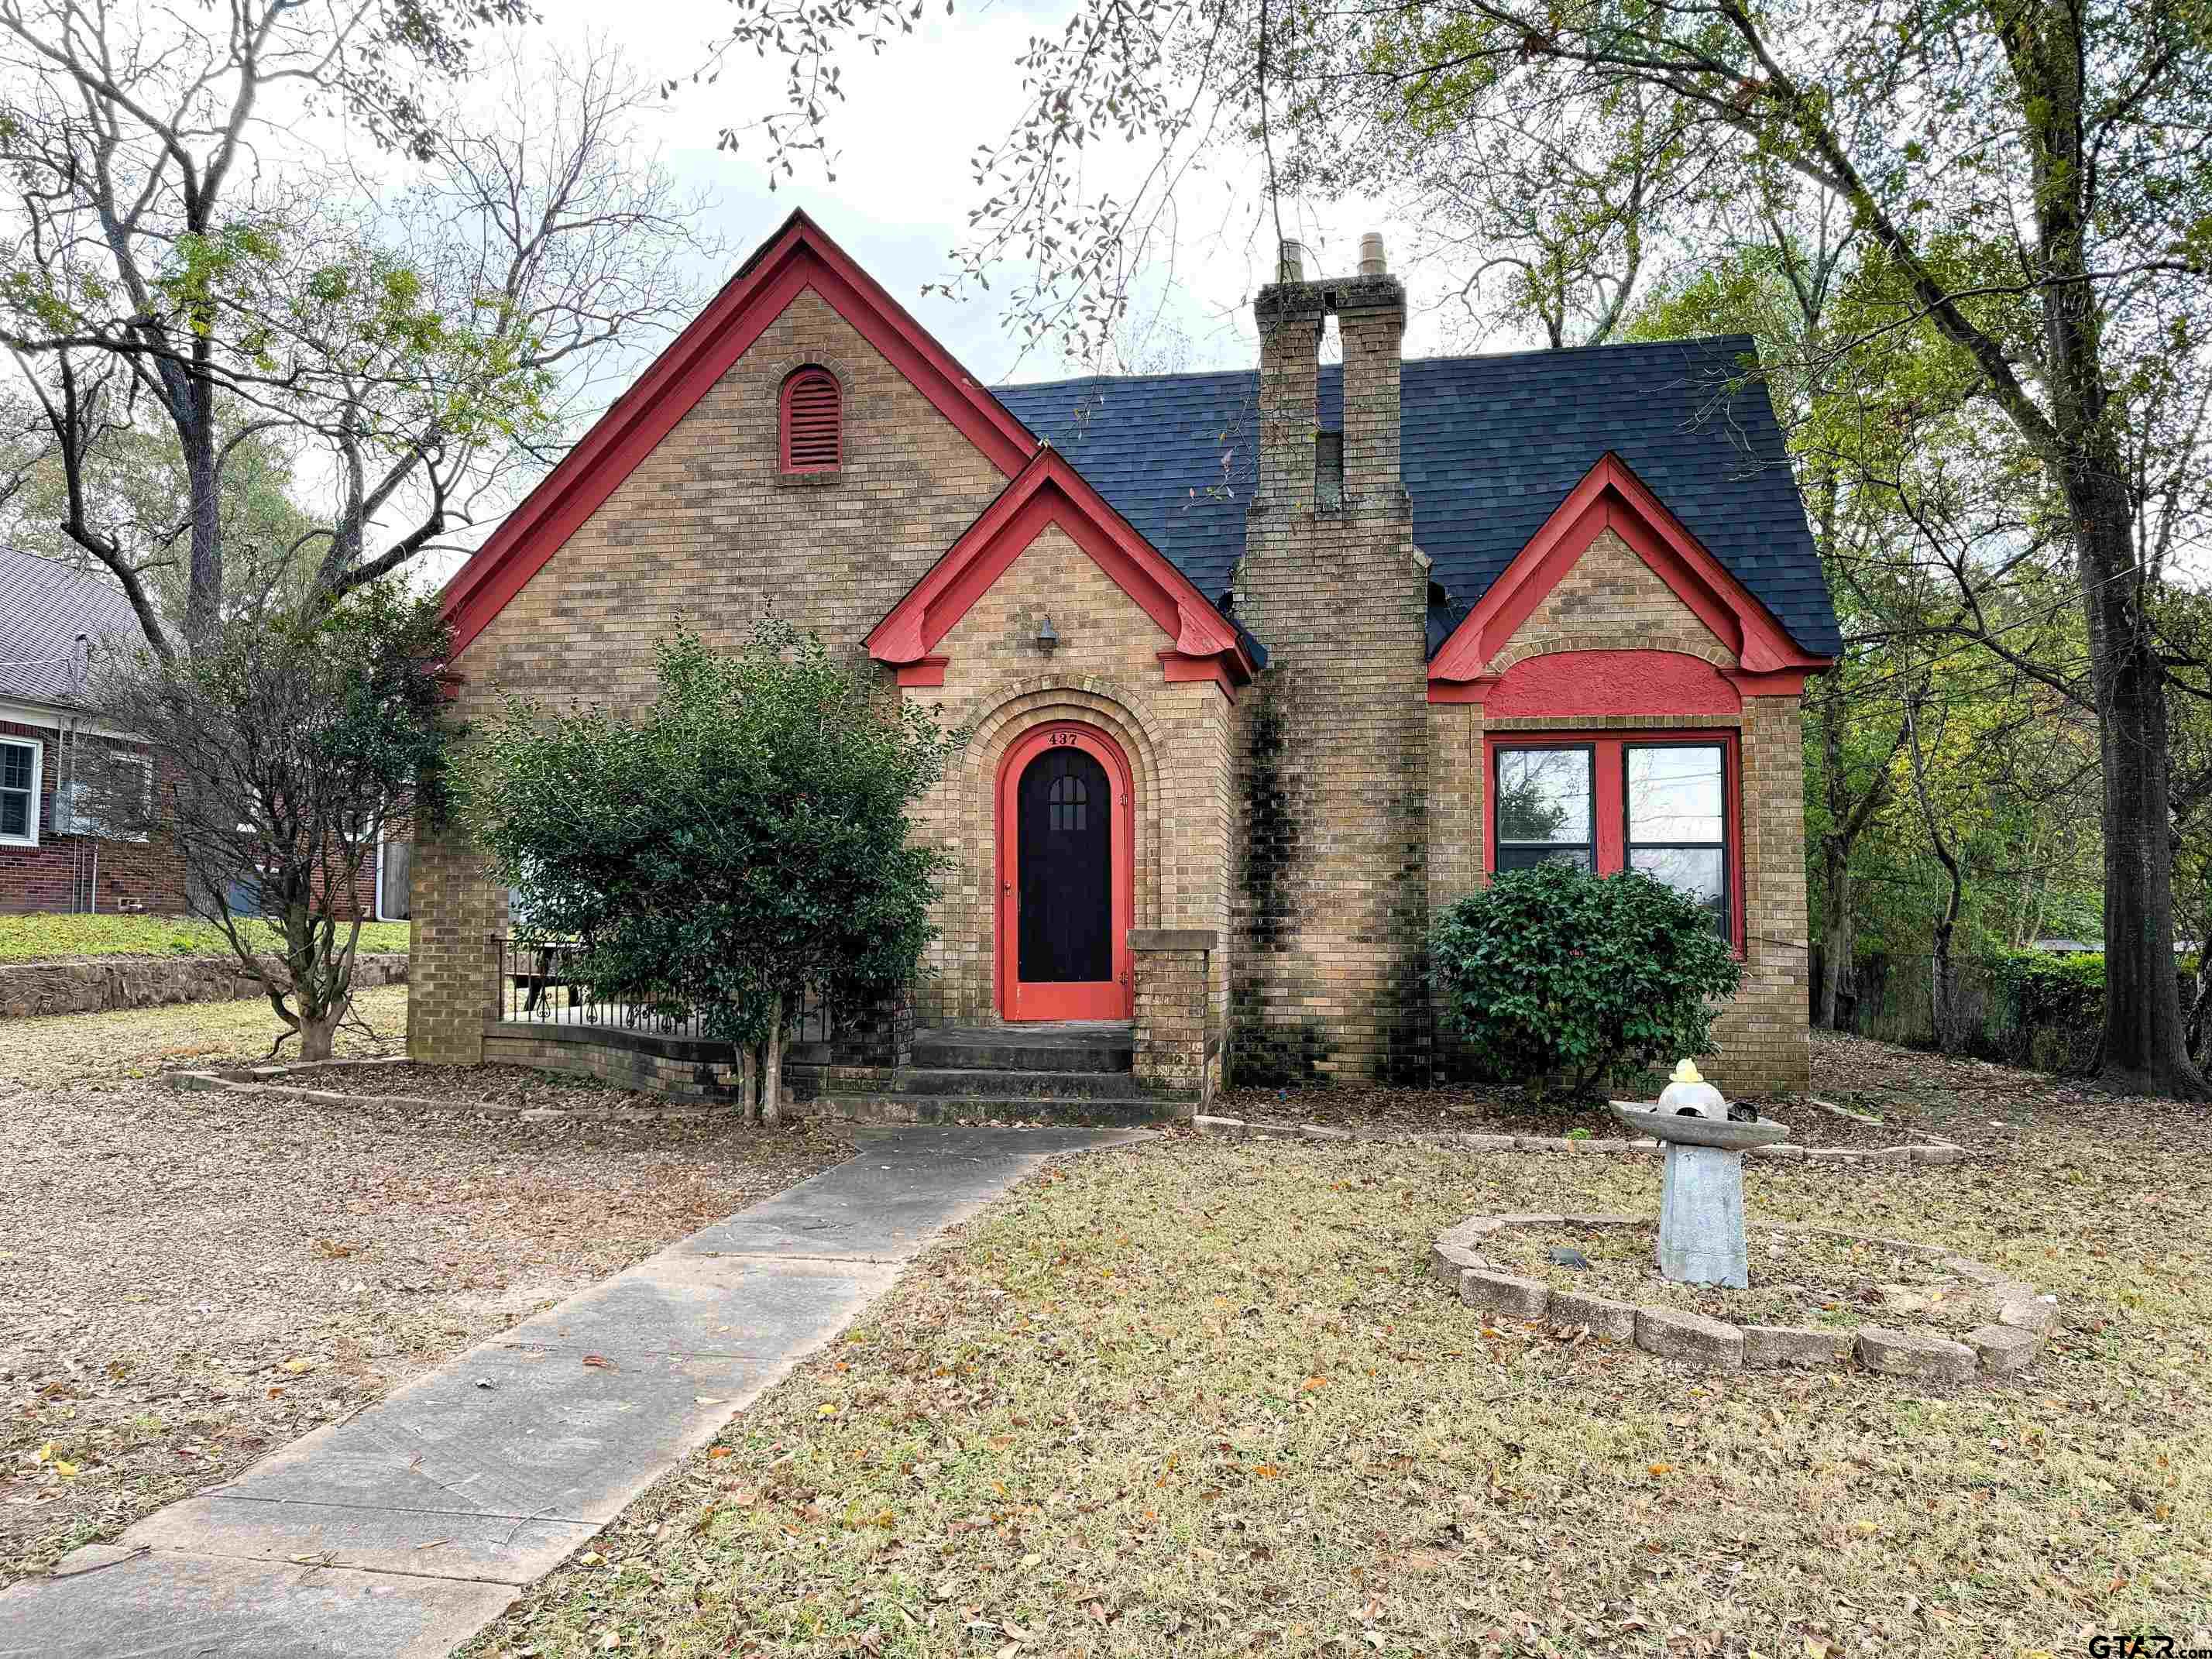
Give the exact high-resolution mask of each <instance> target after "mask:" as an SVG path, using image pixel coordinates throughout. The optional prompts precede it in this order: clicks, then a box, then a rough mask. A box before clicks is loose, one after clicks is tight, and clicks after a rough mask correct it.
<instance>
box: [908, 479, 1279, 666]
mask: <svg viewBox="0 0 2212 1659" xmlns="http://www.w3.org/2000/svg"><path fill="white" fill-rule="evenodd" d="M1048 525H1057V526H1060V529H1062V530H1064V531H1066V532H1067V535H1068V537H1069V538H1070V539H1071V540H1073V542H1074V543H1075V544H1076V545H1077V546H1078V547H1079V548H1081V549H1082V550H1084V551H1085V553H1087V554H1089V555H1090V556H1091V562H1093V563H1095V564H1096V565H1097V567H1098V568H1100V569H1101V570H1103V571H1104V572H1105V573H1106V574H1107V575H1108V576H1109V577H1111V578H1112V579H1113V581H1114V584H1115V586H1117V587H1119V588H1120V589H1121V591H1122V592H1124V593H1127V595H1128V596H1129V597H1130V598H1131V599H1133V600H1134V601H1136V603H1137V605H1138V606H1139V609H1141V610H1142V611H1144V613H1145V614H1146V616H1148V617H1151V618H1152V620H1153V622H1155V623H1158V625H1159V628H1160V629H1161V631H1162V632H1163V633H1164V634H1166V635H1168V636H1169V637H1170V639H1172V640H1173V641H1175V645H1174V648H1173V649H1172V650H1170V651H1166V652H1163V653H1161V657H1160V660H1161V667H1162V672H1163V674H1164V676H1165V678H1167V679H1168V680H1170V681H1188V680H1194V679H1212V680H1215V681H1216V682H1217V683H1218V684H1220V685H1221V686H1222V689H1223V690H1225V691H1226V690H1228V689H1229V687H1230V685H1231V684H1237V685H1242V684H1244V683H1245V682H1247V681H1249V679H1250V678H1252V671H1253V665H1252V659H1251V658H1250V657H1249V655H1247V654H1246V653H1245V650H1244V647H1243V644H1242V643H1241V642H1240V641H1238V639H1237V630H1236V629H1234V628H1232V627H1231V626H1230V625H1229V623H1228V622H1227V621H1226V620H1225V618H1224V617H1222V615H1221V613H1220V612H1219V611H1216V610H1215V609H1214V608H1213V606H1212V604H1210V603H1209V602H1208V601H1207V599H1206V596H1205V595H1204V594H1203V593H1201V592H1199V591H1198V589H1197V588H1196V587H1194V586H1192V585H1191V581H1190V579H1189V578H1188V576H1186V575H1184V574H1182V572H1181V571H1180V570H1178V569H1176V568H1175V566H1174V565H1173V564H1171V563H1170V562H1169V561H1168V559H1167V557H1166V556H1164V554H1162V553H1161V552H1160V551H1159V550H1158V549H1157V548H1155V547H1154V546H1153V545H1152V544H1151V543H1150V542H1148V541H1146V539H1145V538H1144V537H1143V536H1142V535H1140V534H1139V533H1138V532H1137V530H1136V528H1135V526H1133V525H1131V524H1130V523H1129V521H1128V520H1127V519H1124V518H1123V517H1122V516H1121V514H1120V513H1116V512H1115V510H1114V509H1113V508H1112V507H1110V506H1109V505H1108V504H1107V501H1106V498H1105V497H1104V496H1103V495H1100V494H1099V493H1098V492H1097V490H1096V489H1092V488H1091V485H1090V484H1088V483H1085V481H1084V478H1083V475H1082V474H1081V473H1079V472H1078V471H1076V470H1075V469H1074V467H1073V466H1072V465H1069V464H1068V462H1067V460H1066V458H1065V457H1063V456H1062V455H1061V454H1060V452H1059V451H1058V450H1056V449H1054V448H1052V447H1050V446H1048V445H1046V446H1040V447H1039V448H1038V450H1037V452H1036V455H1035V456H1034V457H1033V458H1032V459H1030V464H1029V465H1028V466H1026V467H1024V469H1023V470H1022V471H1021V473H1020V474H1019V475H1018V477H1016V478H1015V479H1014V481H1013V482H1012V483H1010V484H1008V485H1007V486H1006V489H1003V490H1001V491H1000V494H999V499H998V500H996V501H993V502H992V503H991V505H990V506H989V507H986V508H984V509H983V513H982V514H981V517H979V518H978V519H977V520H975V523H973V524H971V525H969V526H968V528H967V529H966V530H964V531H963V532H961V533H960V538H959V539H958V540H957V541H956V542H954V543H953V544H952V545H951V547H949V548H947V549H946V550H945V553H944V555H943V556H942V557H940V558H939V560H938V561H937V562H936V563H935V564H933V565H932V566H931V567H930V568H929V570H928V573H927V574H925V575H924V576H923V577H922V579H921V580H920V581H918V582H916V583H915V585H914V586H912V587H911V588H909V589H908V591H907V595H906V597H905V598H904V599H901V600H900V601H899V602H898V603H897V604H896V605H893V606H892V607H891V608H890V611H888V612H887V613H886V614H885V615H884V619H883V620H882V621H881V622H879V623H877V624H876V625H875V627H874V628H873V629H871V630H870V632H869V634H868V637H867V640H866V645H867V648H868V654H869V655H870V656H872V657H873V658H874V659H876V660H877V661H878V662H883V663H890V664H892V665H896V666H897V667H899V668H900V670H901V674H900V682H901V684H927V682H924V681H919V680H909V679H908V678H907V670H908V668H909V666H910V665H917V664H921V663H924V662H927V660H928V659H929V656H930V653H932V652H933V651H935V650H936V649H937V647H938V644H939V641H942V640H943V639H944V638H945V635H947V634H949V633H950V632H951V630H952V628H953V625H954V624H955V623H957V622H958V621H959V620H960V619H961V617H964V616H966V615H967V614H968V612H969V610H970V609H971V608H972V607H973V606H974V605H975V601H976V600H978V599H981V598H982V597H983V595H984V594H985V593H987V592H989V591H990V589H991V585H992V584H993V583H994V582H995V581H997V580H999V578H1000V576H1001V575H1003V574H1006V568H1007V567H1008V566H1009V565H1011V564H1012V563H1013V562H1014V561H1015V560H1016V559H1017V558H1018V557H1019V556H1021V554H1022V552H1023V550H1024V549H1026V548H1027V547H1028V546H1029V544H1030V543H1031V542H1033V541H1035V540H1036V538H1037V537H1038V535H1039V534H1040V533H1041V532H1042V531H1043V530H1044V528H1045V527H1046V526H1048ZM938 683H939V684H942V681H941V680H940V681H939V682H938Z"/></svg>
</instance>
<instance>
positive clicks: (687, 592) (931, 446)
mask: <svg viewBox="0 0 2212 1659" xmlns="http://www.w3.org/2000/svg"><path fill="white" fill-rule="evenodd" d="M809 362H814V363H821V364H823V365H824V366H825V367H827V368H830V369H831V370H833V371H834V372H835V373H836V374H837V376H838V378H839V380H840V382H841V383H842V386H843V388H844V397H845V457H846V459H845V465H844V467H843V468H842V471H838V472H836V473H834V474H810V475H805V476H804V477H802V478H801V479H799V480H797V481H793V480H787V479H785V478H784V477H781V474H780V471H779V467H778V455H777V449H776V421H777V409H776V399H777V393H778V392H779V390H780V389H781V386H782V383H783V380H784V377H785V376H786V375H787V374H789V373H790V372H791V370H792V369H793V368H798V367H799V365H801V364H803V363H809ZM1005 484H1006V479H1005V477H1003V476H1002V475H1001V474H1000V472H999V471H998V469H997V468H996V467H994V466H993V465H991V464H990V462H989V461H987V459H985V458H984V457H983V456H982V455H981V453H979V452H978V451H977V450H976V449H975V447H974V445H972V444H971V443H970V442H969V441H968V440H967V439H966V438H965V437H963V435H961V433H960V432H959V430H958V429H957V428H955V427H954V426H953V425H952V423H951V422H950V421H948V420H946V419H945V416H942V415H940V414H939V412H938V411H937V410H936V409H935V407H934V406H933V405H932V404H930V403H929V402H928V400H927V398H924V397H923V396H922V395H921V392H918V391H916V390H915V388H914V386H912V385H911V384H910V383H909V382H908V380H906V379H905V377H904V376H902V374H899V373H898V371H897V370H896V368H893V367H892V366H891V365H890V362H888V361H886V360H885V359H884V357H883V356H881V355H880V354H879V353H878V352H877V350H876V349H875V348H874V347H873V346H872V345H870V344H869V343H867V341H866V339H865V338H864V337H862V336H861V335H860V332H859V331H857V330H855V329H854V328H853V327H852V325H849V324H848V323H847V322H846V321H845V320H844V319H842V317H840V316H838V315H837V313H836V312H835V311H834V310H832V309H831V308H830V307H829V305H828V304H827V303H826V302H825V301H823V300H822V299H821V298H820V297H819V296H818V295H815V294H813V293H811V292H807V293H803V294H801V295H799V297H798V298H797V299H796V300H794V301H793V302H792V304H791V306H790V307H788V308H787V310H786V311H785V312H784V313H783V315H782V316H781V317H779V318H778V319H776V320H775V322H774V323H772V324H770V325H769V327H768V329H767V330H766V331H764V332H763V334H762V336H761V337H760V338H759V339H758V340H757V342H756V343H754V345H753V347H752V349H750V351H748V352H747V353H746V355H745V356H744V357H743V358H742V359H741V360H740V361H739V362H737V363H736V364H734V365H732V368H730V370H729V371H728V372H727V373H726V374H724V375H723V376H722V378H721V379H720V380H719V381H717V382H716V383H715V385H714V386H713V387H712V388H711V389H710V390H709V391H708V392H707V394H706V396H704V397H703V398H701V399H700V401H699V403H698V404H696V406H695V407H694V408H693V409H692V410H690V413H689V414H687V415H686V416H684V418H683V420H681V421H680V422H678V423H677V426H676V428H675V429H674V430H673V431H671V433H670V434H669V435H668V436H667V437H666V438H665V439H664V440H663V441H661V443H660V445H659V447H658V448H656V449H655V450H654V451H653V453H651V454H650V455H648V456H647V457H646V459H644V460H643V461H642V462H641V463H640V464H639V465H638V466H637V468H636V469H635V471H632V472H631V474H630V475H629V477H628V478H626V479H625V480H623V483H621V484H620V485H619V486H618V487H617V489H615V491H614V493H613V494H612V495H610V496H609V497H608V499H607V500H606V501H605V503H604V504H602V505H601V506H600V507H599V510H598V511H597V512H596V513H593V514H592V517H591V518H590V519H589V520H586V522H585V524H584V525H582V526H580V528H579V529H578V530H577V532H576V533H575V534H574V535H573V536H571V537H570V538H569V539H568V543H567V544H565V545H564V546H563V547H562V549H561V550H559V551H558V552H556V554H555V555H554V556H553V558H552V560H551V561H550V562H549V563H548V564H547V565H546V566H545V567H544V568H543V569H542V570H540V571H539V572H538V574H537V575H536V577H534V578H533V579H532V580H531V582H530V583H529V584H528V586H526V587H525V588H524V589H523V590H522V592H520V593H519V594H518V595H516V596H515V598H514V599H513V601H512V602H511V603H510V604H509V605H507V608H506V609H505V610H504V611H501V613H500V614H499V615H498V616H497V617H495V618H494V619H493V621H492V623H491V624H490V625H489V627H488V628H486V629H484V631H483V633H482V634H481V635H478V636H477V638H476V639H475V640H473V641H471V642H470V644H469V646H468V647H467V649H466V650H465V651H464V652H463V653H461V655H460V658H459V663H458V666H459V670H460V671H461V672H462V673H463V674H464V675H465V676H466V679H465V683H464V684H463V685H462V687H461V690H460V695H459V697H458V698H457V700H456V706H455V711H454V712H455V714H456V715H457V716H458V717H459V719H461V720H477V721H480V720H484V719H486V718H487V717H488V716H489V715H490V714H492V713H494V712H495V710H496V708H497V707H498V704H499V701H500V699H501V696H502V695H503V694H505V693H508V692H519V693H522V694H526V695H527V696H532V697H536V698H538V699H540V700H541V701H544V702H547V703H549V704H550V705H552V706H554V707H556V708H557V707H560V706H562V705H563V704H565V703H567V702H569V701H570V700H571V699H574V700H580V701H583V702H605V703H611V704H617V705H622V704H630V705H636V704H641V703H642V702H645V701H647V699H649V698H650V697H651V696H652V695H653V686H654V680H653V645H654V642H655V641H657V640H659V638H660V637H662V636H663V635H665V634H666V633H667V631H668V630H669V629H670V628H671V625H672V624H673V623H675V622H676V620H677V619H678V617H682V618H684V620H685V621H686V622H687V623H689V624H690V626H691V627H692V628H694V629H696V630H697V631H698V632H699V633H700V634H701V635H702V636H703V637H705V638H706V639H707V640H708V641H709V642H711V643H713V644H715V645H717V646H720V647H734V646H736V645H738V644H741V643H742V642H743V641H744V639H745V638H746V637H747V635H749V634H750V631H751V629H752V626H753V624H754V623H755V622H756V621H757V619H758V618H759V617H762V616H763V615H765V614H766V613H767V612H768V611H769V609H770V608H771V607H773V609H774V611H775V614H776V615H778V616H780V617H784V618H786V619H787V620H788V621H791V622H793V623H797V624H799V626H800V627H803V628H808V629H814V630H816V631H817V632H819V633H820V634H821V635H822V637H823V640H824V641H827V642H828V643H829V646H830V647H831V648H832V649H834V650H840V651H844V652H847V653H852V654H853V655H854V656H856V657H857V656H858V655H859V653H860V641H861V640H862V638H863V637H864V636H865V635H866V633H867V631H868V630H869V629H871V628H872V627H874V626H875V624H876V623H877V622H878V620H879V619H880V618H881V617H883V615H884V612H885V611H889V610H890V607H891V606H892V605H894V604H896V602H897V600H898V599H899V598H900V596H901V595H902V594H903V593H904V592H906V591H907V589H908V587H910V586H913V585H914V583H915V580H917V579H919V578H920V577H921V574H922V573H923V572H925V571H926V570H927V569H928V568H929V567H930V566H931V565H932V564H933V563H934V562H936V561H937V559H938V557H939V555H941V554H942V553H943V552H944V550H945V548H946V547H948V546H949V545H951V543H952V542H953V540H954V539H955V538H957V537H958V535H959V534H960V532H962V531H963V530H964V529H966V528H967V527H968V526H969V524H970V523H971V522H972V521H973V520H975V516H976V514H977V513H980V512H981V511H982V509H983V508H984V507H986V506H987V505H988V504H989V503H990V501H992V500H993V498H994V497H995V496H996V495H998V493H999V491H1000V489H1003V488H1004V487H1005ZM481 887H482V882H481V872H480V871H477V868H476V866H474V864H473V863H472V862H471V861H470V860H467V859H465V857H463V856H462V855H461V854H459V853H458V852H457V851H455V850H453V849H451V848H444V849H441V848H438V847H436V846H435V845H433V844H431V843H429V842H427V841H426V842H424V843H422V845H421V846H420V847H419V848H418V850H417V852H416V898H415V903H416V918H417V922H418V925H417V927H416V957H417V962H418V964H422V966H418V969H417V972H418V974H420V973H421V972H422V967H428V969H430V971H429V972H428V975H427V977H418V978H417V979H416V990H415V992H414V994H413V996H412V998H411V1003H412V1007H411V1009H410V1016H409V1021H410V1052H412V1053H415V1054H417V1055H418V1057H427V1056H428V1055H429V1054H432V1053H434V1052H435V1054H437V1055H438V1056H439V1057H441V1058H445V1057H454V1058H459V1057H462V1056H463V1055H464V1054H465V1055H466V1057H469V1058H473V1046H472V1040H471V1039H468V1038H466V1037H465V1036H462V1035H461V1034H460V1033H461V1030H462V1028H464V1027H465V1026H467V1025H468V1024H471V1022H479V1023H480V1021H481V1018H482V1013H481V1010H482V1009H483V1008H484V1007H486V1006H489V1003H490V1002H491V1001H492V1000H494V998H495V994H496V993H495V986H494V984H493V981H494V980H495V978H496V975H495V971H494V970H493V969H490V968H489V967H486V966H484V965H483V963H478V962H476V961H475V960H473V959H472V958H470V957H467V956H466V954H465V949H466V948H472V947H465V946H464V944H463V939H464V936H465V935H470V934H473V933H478V932H489V931H495V930H496V929H497V928H498V927H503V925H504V921H505V918H504V915H503V906H504V902H505V901H504V895H503V894H501V895H499V896H497V899H496V904H497V907H498V908H499V909H500V910H501V912H502V913H501V914H499V915H497V919H496V921H489V926H487V922H488V919H489V918H490V917H492V916H493V915H494V913H495V911H494V899H493V896H491V895H489V890H483V891H478V890H477V889H479V888H481ZM425 924H427V930H428V936H429V939H430V941H431V942H430V943H428V945H426V943H425V933H426V926H425ZM426 950H428V951H430V952H433V953H441V954H435V955H434V956H432V957H428V958H426V957H425V955H424V953H425V951H426ZM457 952H459V953H460V954H456V953H457Z"/></svg>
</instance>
